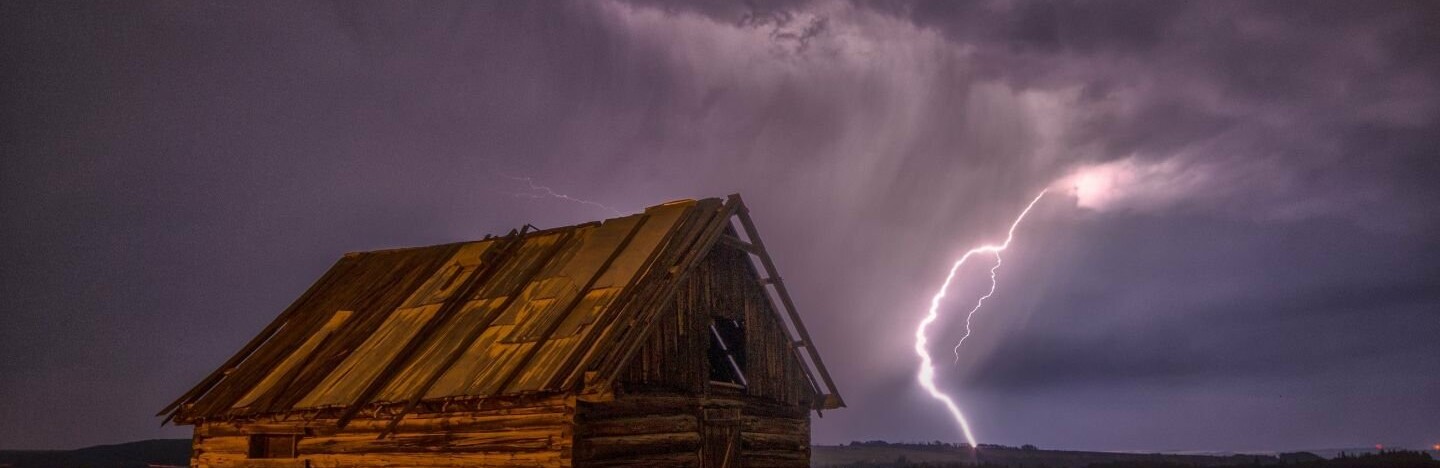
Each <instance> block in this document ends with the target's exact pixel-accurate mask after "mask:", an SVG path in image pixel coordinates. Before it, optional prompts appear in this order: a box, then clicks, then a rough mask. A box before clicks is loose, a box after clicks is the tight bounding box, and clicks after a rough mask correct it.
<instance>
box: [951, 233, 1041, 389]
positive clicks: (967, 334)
mask: <svg viewBox="0 0 1440 468" xmlns="http://www.w3.org/2000/svg"><path fill="white" fill-rule="evenodd" d="M1021 216H1024V215H1021ZM1001 250H1004V249H1001ZM1000 263H1001V261H1000V251H999V250H996V251H995V266H993V267H990V291H987V292H986V293H985V295H984V296H980V299H979V300H976V301H975V307H972V308H970V313H968V314H965V336H962V337H960V342H959V343H955V350H954V351H955V364H960V345H963V344H965V339H966V338H969V337H970V319H971V318H974V317H975V313H976V312H979V311H980V307H982V306H984V305H985V300H986V299H989V298H990V296H994V295H995V286H996V285H997V284H998V283H997V282H996V280H995V272H997V271H999V270H1000Z"/></svg>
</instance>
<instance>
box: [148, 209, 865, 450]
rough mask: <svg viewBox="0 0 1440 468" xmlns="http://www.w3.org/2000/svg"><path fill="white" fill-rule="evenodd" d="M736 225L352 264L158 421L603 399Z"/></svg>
mask: <svg viewBox="0 0 1440 468" xmlns="http://www.w3.org/2000/svg"><path fill="white" fill-rule="evenodd" d="M737 210H739V211H741V212H742V213H743V205H741V203H740V202H739V198H738V196H732V197H731V199H730V202H728V203H727V202H722V201H721V200H720V199H706V200H699V201H692V200H685V201H678V202H671V203H667V204H663V205H658V206H654V207H650V208H648V209H646V210H645V211H644V212H643V213H641V214H636V215H632V216H626V217H621V218H614V219H608V220H605V221H603V222H594V223H587V224H580V225H575V226H568V227H563V228H556V229H549V230H544V231H538V232H524V231H512V232H511V233H510V234H509V235H506V236H500V237H489V238H487V239H484V240H480V241H474V242H463V243H457V244H447V245H437V246H430V247H417V248H407V249H395V250H383V251H375V252H362V253H352V254H347V255H345V256H344V257H343V258H341V259H340V260H339V261H338V262H336V264H335V265H334V266H333V267H331V268H330V270H329V271H328V272H326V273H325V275H324V276H322V277H321V278H320V280H319V281H317V282H316V283H315V284H314V285H313V286H311V288H310V289H309V290H308V291H306V292H305V294H304V295H302V296H301V297H300V298H299V299H297V300H296V301H295V302H294V303H293V304H292V305H291V306H290V307H289V308H288V309H286V310H285V311H284V312H283V313H281V314H280V316H279V317H277V318H276V319H275V320H274V322H272V323H271V324H270V325H269V326H267V327H266V328H265V329H264V330H263V331H262V332H261V333H260V334H259V335H258V336H256V337H255V338H254V339H253V340H252V341H251V342H250V343H249V344H247V345H246V346H245V347H244V348H242V349H241V350H240V352H238V353H236V355H235V356H234V357H232V358H231V359H230V360H229V361H228V362H226V363H225V364H224V365H223V366H221V368H219V369H217V370H216V371H215V372H214V373H213V374H211V375H210V376H209V377H207V378H205V379H204V380H202V381H201V382H200V383H199V384H198V385H196V386H195V387H194V388H192V389H191V390H190V391H189V392H187V393H186V394H184V395H182V396H181V397H180V398H179V399H178V400H176V401H175V402H174V403H172V404H171V405H170V406H168V407H167V408H165V409H164V410H163V411H161V414H162V415H167V416H168V417H169V418H176V419H178V420H179V421H182V422H185V421H194V420H197V419H209V418H229V417H241V416H253V415H257V414H274V413H290V412H295V411H315V412H317V413H323V412H327V411H328V412H329V413H331V414H335V415H337V416H338V417H340V418H341V420H342V421H344V420H348V419H349V418H350V417H352V416H354V415H355V414H356V413H357V412H358V411H360V410H361V409H362V408H367V407H368V408H375V407H383V406H387V405H390V406H396V405H404V408H405V410H404V411H408V410H409V409H410V408H413V407H414V405H415V404H416V403H417V402H420V401H434V400H447V399H463V398H480V397H491V396H497V395H513V394H526V393H534V392H549V391H564V390H565V389H574V388H577V387H578V386H582V385H588V386H590V388H602V387H604V386H608V385H609V382H610V381H612V380H613V379H614V376H615V375H616V374H618V372H619V370H620V369H621V368H622V367H623V366H624V365H625V364H626V361H627V360H628V359H629V356H630V355H631V354H633V352H634V351H633V350H634V348H635V347H636V346H635V344H636V343H639V342H641V341H642V340H643V338H644V336H645V334H646V332H647V331H648V330H649V329H650V327H648V326H646V325H647V324H648V323H650V322H653V321H654V319H655V317H656V316H657V315H658V313H659V311H658V309H659V308H660V307H662V306H663V304H664V303H665V302H666V301H667V299H668V298H669V297H671V296H672V295H673V294H674V292H673V291H674V284H676V282H677V281H678V279H679V278H680V277H682V276H683V275H684V273H685V272H686V271H688V270H689V269H691V268H694V266H695V265H696V264H697V263H698V261H699V259H700V258H701V257H703V256H704V253H705V252H707V251H708V250H709V249H710V248H711V247H712V246H713V245H715V243H716V241H718V240H720V237H721V236H722V235H726V234H725V232H727V231H729V232H734V230H733V228H731V224H730V217H731V216H732V215H734V214H736V213H737ZM746 221H747V222H748V218H746ZM727 228H728V229H727ZM726 236H727V237H728V235H726ZM731 241H732V242H738V241H735V240H731ZM747 245H748V244H747ZM767 260H768V259H767ZM787 302H788V300H787ZM791 318H792V319H798V316H793V314H792V317H791ZM798 327H799V328H801V329H802V333H803V325H799V326H798ZM805 344H806V345H807V346H809V344H808V338H806V339H805ZM812 348H813V346H812ZM810 356H811V358H812V360H816V361H817V362H816V364H817V365H819V366H820V367H821V370H822V372H823V365H820V364H819V363H818V354H814V353H813V349H812V352H811V355H810ZM797 357H798V354H797ZM590 372H593V373H594V374H593V375H592V376H590V377H587V376H586V374H587V373H590ZM595 376H598V377H599V378H598V379H596V378H595ZM824 377H825V380H826V384H827V387H828V388H830V390H831V392H830V394H831V395H833V393H834V392H833V385H831V384H829V376H828V375H826V376H824ZM592 380H595V381H593V382H592ZM811 381H812V382H814V381H815V378H814V376H813V375H812V377H811ZM817 394H822V395H823V394H824V393H822V392H819V391H818V387H817ZM826 401H828V402H830V403H829V404H828V406H830V407H833V406H837V405H839V404H842V403H838V402H839V400H838V396H834V397H833V398H830V399H826ZM401 413H402V414H403V411H402V412H401Z"/></svg>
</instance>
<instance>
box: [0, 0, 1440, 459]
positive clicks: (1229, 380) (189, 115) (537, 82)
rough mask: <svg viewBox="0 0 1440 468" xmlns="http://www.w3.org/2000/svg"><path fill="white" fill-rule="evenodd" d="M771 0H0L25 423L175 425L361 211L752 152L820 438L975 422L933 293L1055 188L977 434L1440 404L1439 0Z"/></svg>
mask: <svg viewBox="0 0 1440 468" xmlns="http://www.w3.org/2000/svg"><path fill="white" fill-rule="evenodd" d="M758 5H761V6H756V5H747V4H743V3H734V2H700V3H694V4H674V3H669V2H617V1H601V2H588V3H578V2H577V3H549V2H544V3H525V4H521V3H497V4H485V3H457V4H395V3H377V4H350V3H347V4H329V3H308V4H291V3H268V4H243V5H237V4H225V3H215V4H195V3H138V4H121V3H107V4H66V3H54V2H45V3H38V2H37V3H22V2H8V3H5V4H3V5H0V41H3V48H0V64H3V66H0V119H3V120H0V122H3V127H0V154H3V155H4V157H3V160H0V169H3V172H0V208H3V209H0V220H3V223H4V230H5V232H7V236H6V237H7V242H6V243H4V244H3V247H0V248H3V254H4V257H5V258H6V259H7V262H6V264H5V265H4V267H3V268H0V274H3V279H4V281H3V285H0V298H3V299H0V304H3V314H0V447H3V448H46V447H74V446H81V445H87V444H95V443H107V442H120V441H126V440H133V439H140V438H151V437H160V436H179V437H183V436H184V435H185V434H186V432H185V431H184V430H183V429H175V428H157V427H156V424H157V423H158V420H156V419H154V418H151V417H150V415H151V414H153V412H154V411H155V410H158V409H159V408H160V407H161V406H163V405H164V403H166V402H168V401H169V399H171V398H173V397H174V396H175V395H177V394H179V393H180V392H182V391H183V390H184V389H186V388H188V386H189V385H190V384H192V383H193V382H194V381H196V380H197V379H199V378H200V377H202V376H203V375H204V374H205V373H207V372H208V371H210V370H211V369H212V368H213V367H214V366H216V365H218V364H219V363H220V362H222V361H223V360H224V359H225V358H226V357H228V353H230V352H232V351H233V350H234V349H236V348H238V347H239V346H240V345H241V344H242V343H243V342H244V341H245V340H247V339H248V338H249V337H250V335H251V334H252V333H254V332H256V331H257V330H259V329H260V328H261V327H263V325H264V324H265V323H267V322H268V321H269V320H270V319H271V318H273V317H274V315H275V314H277V313H278V312H279V311H280V310H282V309H283V308H284V307H285V305H286V304H288V303H289V301H291V300H292V299H293V298H294V297H295V296H297V295H298V294H299V293H300V292H301V291H303V290H304V288H306V287H307V286H308V285H309V283H310V281H313V280H314V279H315V278H316V277H318V276H319V274H320V273H321V272H322V271H323V270H324V269H325V268H326V267H327V266H328V265H329V264H330V263H331V262H333V260H334V259H335V258H337V257H338V256H339V255H341V254H342V253H344V252H347V251H356V250H367V249H377V248H387V247H396V246H406V245H425V244H434V243H441V242H451V241H457V240H467V239H476V238H480V237H483V236H484V235H485V234H487V233H500V232H504V231H507V230H509V229H510V228H513V227H517V226H519V225H521V224H524V223H527V222H528V223H533V224H535V225H538V226H541V227H545V226H555V225H562V224H571V223H577V222H583V221H589V220H592V219H598V218H602V217H609V216H613V213H612V212H610V211H609V208H608V207H613V208H615V209H618V210H622V211H634V210H637V209H639V208H641V207H644V206H647V205H653V204H657V203H661V202H664V201H667V200H671V199H675V198H685V197H708V196H720V195H724V194H728V193H732V192H739V193H742V194H743V195H744V196H745V198H746V200H747V203H748V204H749V205H750V206H751V208H752V210H753V212H754V213H753V215H754V216H755V217H756V221H757V223H758V224H759V228H760V230H761V232H762V234H763V235H764V236H765V240H766V244H767V245H769V246H770V249H771V250H772V254H773V255H774V256H775V257H776V261H777V263H778V264H779V267H780V269H781V270H782V272H783V273H784V274H785V277H786V280H787V283H788V284H789V285H790V287H791V288H792V294H793V295H794V296H795V298H796V300H797V301H798V302H799V306H800V309H801V313H802V315H803V316H804V317H806V319H807V325H809V327H810V329H811V332H812V334H813V335H814V336H815V340H816V342H817V343H816V344H817V345H818V347H819V349H820V351H821V352H822V354H823V355H824V357H825V359H826V362H827V364H828V366H829V368H830V370H831V372H832V373H833V374H834V375H835V377H836V380H837V383H838V385H839V387H840V389H841V391H842V392H843V393H844V395H845V397H846V401H847V403H849V404H850V406H851V407H850V408H847V409H844V410H838V411H834V412H827V413H826V414H825V416H824V418H822V419H818V420H816V422H815V424H814V431H815V432H814V438H815V441H816V442H817V443H836V442H844V441H849V440H854V439H874V438H885V439H890V440H934V439H941V440H957V439H958V438H959V435H958V434H957V433H956V431H955V429H954V427H953V424H952V422H951V421H949V420H948V419H947V418H945V417H944V416H943V412H941V411H937V408H938V407H937V406H936V403H935V402H934V401H933V400H930V399H929V398H928V397H927V396H926V395H925V394H924V393H923V392H921V391H920V390H919V389H918V388H917V386H916V385H915V381H914V370H915V366H916V360H915V357H914V355H913V352H912V351H911V350H910V347H911V345H912V342H911V339H912V337H913V333H914V326H915V324H916V323H917V322H918V320H919V319H920V316H921V314H922V312H923V310H924V307H925V306H926V305H927V302H928V300H929V297H930V294H932V293H933V288H935V287H936V286H938V283H939V281H940V280H941V279H943V276H942V275H943V273H944V269H945V268H946V267H948V265H949V262H951V261H953V258H954V255H955V254H957V253H959V252H963V251H964V250H965V249H967V248H969V247H970V246H972V245H974V244H975V243H977V242H983V241H991V240H995V239H997V238H999V237H1000V236H1003V235H1004V231H1003V229H1004V228H1005V227H1006V226H1007V225H1008V223H1009V221H1010V220H1011V219H1012V217H1013V216H1014V215H1015V214H1016V212H1017V211H1018V210H1019V209H1020V208H1022V207H1023V206H1024V203H1026V202H1027V201H1029V200H1030V198H1032V197H1033V196H1034V195H1035V194H1036V193H1038V192H1039V191H1040V190H1042V189H1047V188H1049V189H1051V191H1052V192H1051V195H1047V198H1046V199H1045V200H1043V201H1042V202H1041V203H1040V204H1039V205H1038V206H1037V207H1036V211H1035V212H1034V213H1032V215H1031V218H1027V221H1026V224H1025V225H1024V226H1023V227H1022V229H1021V231H1020V232H1019V233H1018V237H1017V239H1016V244H1015V246H1014V247H1013V248H1012V250H1011V251H1009V252H1007V256H1006V265H1005V267H1004V268H1003V269H1002V270H1000V287H999V289H998V291H997V295H996V296H995V297H994V298H993V299H992V300H990V301H989V302H987V305H986V307H985V309H984V310H983V311H982V313H981V314H980V315H979V316H977V317H976V323H975V325H976V330H977V331H976V335H975V336H974V337H972V338H971V339H970V340H969V341H967V342H966V345H965V347H964V348H962V352H963V355H962V359H961V360H960V362H959V364H958V365H957V366H954V367H948V366H947V367H943V368H942V369H941V372H940V384H941V385H942V387H944V388H946V389H949V390H952V391H953V392H955V393H956V394H957V395H958V398H959V401H960V403H961V404H962V406H963V407H964V408H965V409H966V410H967V412H968V414H970V417H971V420H972V422H973V423H974V425H975V427H976V431H977V435H978V436H979V437H980V438H981V439H982V441H984V442H995V443H1007V444H1023V443H1034V444H1037V445H1040V446H1042V447H1070V448H1085V449H1151V450H1160V449H1173V450H1203V449H1215V450H1274V449H1298V448H1309V447H1320V446H1354V445H1357V444H1358V445H1364V446H1368V445H1371V444H1374V443H1385V444H1387V445H1411V446H1421V445H1428V444H1430V443H1433V439H1434V438H1436V437H1440V425H1437V424H1440V423H1437V421H1440V400H1437V399H1435V398H1434V397H1433V396H1434V395H1436V394H1440V381H1437V379H1436V378H1435V377H1434V376H1435V375H1440V340H1437V339H1435V337H1436V336H1440V315H1437V314H1440V294H1437V293H1436V292H1435V291H1437V290H1440V287H1437V284H1440V241H1437V240H1436V239H1440V232H1437V231H1440V216H1437V212H1436V211H1435V209H1434V205H1435V203H1436V202H1437V201H1440V188H1437V185H1436V184H1435V183H1434V182H1435V181H1436V180H1437V176H1440V163H1437V159H1436V154H1435V152H1436V148H1440V125H1437V117H1440V115H1437V113H1440V88H1437V87H1436V86H1435V83H1440V53H1437V52H1436V50H1437V49H1436V48H1435V47H1434V45H1435V44H1437V43H1440V29H1437V28H1434V27H1433V25H1435V24H1440V8H1437V7H1436V6H1435V5H1434V4H1433V3H1431V2H1398V1H1390V2H1310V1H1307V2H1292V1H1278V2H1224V1H1217V2H1186V3H1179V2H1139V1H1137V2H1084V3H1062V2H1009V1H984V2H967V3H957V2H931V3H919V2H917V3H901V2H886V3H865V2H854V3H850V2H831V1H821V2H794V3H790V2H786V3H763V4H758ZM537 186H543V187H545V188H547V189H548V190H549V191H548V192H546V191H544V190H539V189H536V188H535V187H537ZM556 194H563V195H565V196H566V197H556V196H552V195H556ZM567 198H568V199H567ZM577 200H583V201H584V202H579V201H577ZM587 202H588V203H587ZM986 271H987V267H985V266H982V265H978V264H977V265H972V267H971V268H969V269H966V270H964V271H962V274H961V276H960V278H959V281H960V282H959V283H957V285H956V287H955V290H954V291H953V292H952V295H951V297H952V298H953V299H952V300H950V301H948V302H947V305H946V307H945V315H944V316H943V317H942V319H941V322H940V323H939V324H938V326H937V327H936V328H933V330H934V331H933V333H932V342H933V343H935V351H934V352H935V354H936V355H939V356H947V355H948V354H949V347H950V346H952V344H951V343H953V341H954V340H956V339H958V338H959V336H960V334H961V333H962V332H963V323H961V322H959V321H957V320H955V317H956V316H957V314H959V313H961V312H963V311H964V310H965V309H967V308H968V306H969V305H970V304H972V303H973V300H974V298H975V297H976V296H977V295H978V294H981V293H982V292H983V291H982V290H981V288H982V287H985V286H988V283H987V282H986V281H985V274H986ZM97 420H98V421H105V422H106V423H105V424H95V423H94V422H95V421H97ZM33 421H44V422H45V424H41V425H35V424H31V423H29V422H33ZM1097 426H1099V427H1097Z"/></svg>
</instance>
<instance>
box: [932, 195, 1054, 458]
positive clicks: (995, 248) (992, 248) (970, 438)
mask: <svg viewBox="0 0 1440 468" xmlns="http://www.w3.org/2000/svg"><path fill="white" fill-rule="evenodd" d="M1046 191H1047V190H1041V191H1040V195H1036V196H1035V199H1034V200H1030V204H1029V205H1025V210H1024V211H1021V212H1020V216H1017V217H1016V218H1015V222H1013V223H1010V230H1009V231H1008V232H1007V233H1006V234H1005V242H1002V243H1000V244H999V245H993V244H990V245H982V246H980V247H976V248H973V249H970V250H969V251H967V252H965V255H962V256H960V259H959V260H956V261H955V264H954V265H951V266H950V273H949V274H947V275H945V282H944V283H943V284H941V285H940V290H939V291H937V292H936V293H935V297H932V298H930V310H929V311H927V312H926V314H925V318H924V319H923V320H920V325H919V326H918V327H916V328H915V354H917V355H919V356H920V372H919V374H918V375H916V378H917V379H918V380H919V381H920V386H921V387H924V388H925V391H927V392H929V393H930V396H931V397H932V398H935V399H936V400H940V402H941V403H944V404H945V409H947V410H950V415H951V416H953V417H954V418H955V422H957V423H959V425H960V431H961V432H963V433H964V434H965V440H966V441H967V442H969V443H970V446H971V447H977V446H978V444H976V442H975V434H974V433H972V432H970V423H969V422H967V421H966V420H965V414H964V413H962V412H961V411H960V406H958V405H956V404H955V400H954V399H953V398H950V395H947V394H945V392H942V391H940V389H939V388H937V387H936V386H935V363H934V360H933V359H931V358H930V352H929V351H928V350H926V349H925V345H926V344H927V343H929V340H928V339H926V338H925V330H926V329H927V328H929V327H930V324H932V323H935V320H936V319H939V318H940V301H941V300H942V299H945V293H946V291H948V290H949V289H950V282H951V281H953V280H954V279H955V272H956V271H959V270H960V266H961V265H964V264H965V261H966V260H969V259H970V256H972V255H975V254H981V253H990V254H994V255H995V256H996V257H995V258H996V260H995V262H996V265H995V267H994V268H992V269H991V270H990V274H991V286H990V294H994V292H995V286H994V278H995V277H994V274H995V270H996V269H998V268H1000V265H999V262H1000V260H999V258H1000V257H999V255H1000V252H1001V251H1003V250H1005V249H1006V248H1009V247H1010V241H1011V240H1014V239H1015V228H1017V227H1019V226H1020V221H1023V220H1024V219H1025V215H1027V214H1029V213H1030V209H1031V208H1034V207H1035V203H1037V202H1039V201H1040V199H1041V198H1044V197H1045V192H1046ZM990 294H986V295H985V297H989V296H990ZM983 301H984V298H981V299H980V302H979V303H977V304H975V308H973V309H971V310H970V315H967V316H966V317H965V336H967V337H968V336H970V317H971V316H974V315H975V312H976V311H978V310H980V306H981V305H982V304H983V303H984V302H983ZM962 340H963V338H962Z"/></svg>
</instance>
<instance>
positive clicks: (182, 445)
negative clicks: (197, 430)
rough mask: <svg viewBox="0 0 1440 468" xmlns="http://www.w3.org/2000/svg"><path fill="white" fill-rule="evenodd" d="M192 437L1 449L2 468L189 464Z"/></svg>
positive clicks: (139, 467)
mask: <svg viewBox="0 0 1440 468" xmlns="http://www.w3.org/2000/svg"><path fill="white" fill-rule="evenodd" d="M189 465H190V439H155V440H142V441H139V442H128V443H124V444H115V445H97V446H94V447H85V448H82V449H75V450H0V467H7V468H9V467H13V468H30V467H36V468H40V467H43V468H72V467H75V468H78V467H84V468H146V467H152V466H189Z"/></svg>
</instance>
